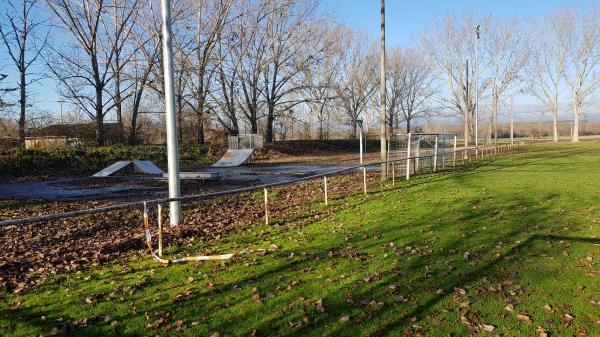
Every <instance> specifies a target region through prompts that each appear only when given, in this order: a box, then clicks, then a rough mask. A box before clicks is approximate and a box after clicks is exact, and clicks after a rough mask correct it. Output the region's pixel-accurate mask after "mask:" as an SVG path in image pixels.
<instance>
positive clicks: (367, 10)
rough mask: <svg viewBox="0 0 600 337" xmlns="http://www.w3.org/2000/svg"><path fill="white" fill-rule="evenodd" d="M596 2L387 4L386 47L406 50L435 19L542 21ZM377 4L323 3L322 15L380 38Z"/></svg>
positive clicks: (429, 0) (365, 0) (414, 0)
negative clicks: (551, 13) (328, 13)
mask: <svg viewBox="0 0 600 337" xmlns="http://www.w3.org/2000/svg"><path fill="white" fill-rule="evenodd" d="M594 3H598V2H597V1H589V0H588V1H582V0H570V1H569V0H477V1H475V0H387V1H386V4H385V6H386V9H385V10H386V45H388V46H390V47H391V46H405V45H409V44H410V42H411V41H412V40H413V39H414V38H415V37H416V35H417V34H418V33H419V31H420V30H421V29H422V28H423V27H424V26H425V25H427V23H428V22H430V21H431V20H432V19H433V18H434V17H436V16H437V17H438V18H441V17H443V16H444V15H445V14H446V13H454V14H457V16H461V15H462V14H463V13H465V12H474V13H478V14H481V15H488V14H493V15H494V16H499V17H505V18H506V17H508V18H510V17H537V18H539V17H543V16H544V15H545V14H547V13H548V12H549V11H551V10H554V9H559V8H561V7H563V6H566V5H575V6H583V7H587V6H590V5H592V4H594ZM379 6H380V2H379V1H378V0H322V7H323V9H324V10H325V11H331V12H334V13H339V14H338V15H339V17H338V19H339V20H341V21H342V22H344V23H346V24H348V25H352V26H355V27H361V28H362V29H364V30H366V31H369V32H370V33H371V34H373V36H379Z"/></svg>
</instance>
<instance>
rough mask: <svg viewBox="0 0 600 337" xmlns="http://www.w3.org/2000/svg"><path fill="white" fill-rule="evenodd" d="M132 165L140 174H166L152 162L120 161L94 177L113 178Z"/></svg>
mask: <svg viewBox="0 0 600 337" xmlns="http://www.w3.org/2000/svg"><path fill="white" fill-rule="evenodd" d="M130 164H133V168H134V170H135V171H136V172H139V173H144V174H151V175H161V174H163V173H164V172H165V171H163V170H161V169H160V167H158V166H156V164H154V163H153V162H152V161H150V160H120V161H118V162H116V163H114V164H112V165H109V166H108V167H106V168H105V169H103V170H102V171H100V172H97V173H95V174H93V175H92V177H96V178H98V177H108V176H111V175H113V174H115V173H117V171H119V170H122V169H124V168H125V167H127V166H129V165H130Z"/></svg>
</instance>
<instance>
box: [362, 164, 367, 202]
mask: <svg viewBox="0 0 600 337" xmlns="http://www.w3.org/2000/svg"><path fill="white" fill-rule="evenodd" d="M363 194H365V195H366V194H367V168H366V167H364V166H363Z"/></svg>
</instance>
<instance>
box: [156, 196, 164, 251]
mask: <svg viewBox="0 0 600 337" xmlns="http://www.w3.org/2000/svg"><path fill="white" fill-rule="evenodd" d="M156 212H157V215H158V256H162V253H163V228H162V206H161V205H160V204H158V205H157V209H156Z"/></svg>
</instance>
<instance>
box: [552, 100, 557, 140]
mask: <svg viewBox="0 0 600 337" xmlns="http://www.w3.org/2000/svg"><path fill="white" fill-rule="evenodd" d="M552 140H553V141H554V142H558V117H557V112H556V108H554V111H553V112H552Z"/></svg>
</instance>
